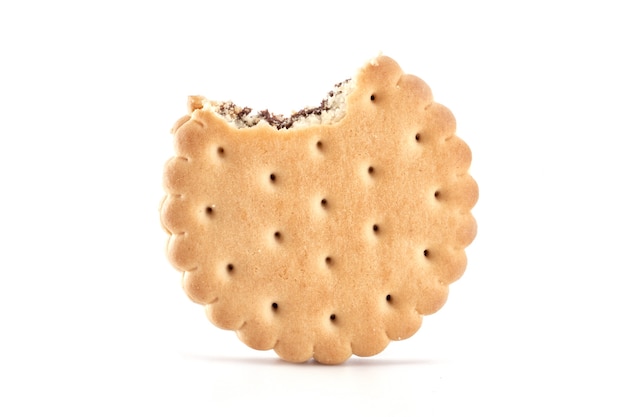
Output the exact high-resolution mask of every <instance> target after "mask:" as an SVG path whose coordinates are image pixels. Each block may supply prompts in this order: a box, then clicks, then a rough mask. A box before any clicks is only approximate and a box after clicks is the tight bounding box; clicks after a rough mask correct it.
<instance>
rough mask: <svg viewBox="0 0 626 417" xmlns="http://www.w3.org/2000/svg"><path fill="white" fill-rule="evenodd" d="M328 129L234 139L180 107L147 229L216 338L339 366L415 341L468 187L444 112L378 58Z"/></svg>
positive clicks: (439, 299)
mask: <svg viewBox="0 0 626 417" xmlns="http://www.w3.org/2000/svg"><path fill="white" fill-rule="evenodd" d="M351 82H352V83H353V87H354V88H353V89H351V91H350V92H349V94H347V95H346V96H345V103H343V105H344V106H345V114H344V115H343V116H342V117H341V118H340V119H339V120H334V121H333V122H332V123H321V124H313V125H307V124H306V123H303V124H300V125H298V126H295V127H290V128H288V129H287V128H284V129H278V128H277V127H274V126H270V125H269V124H268V123H266V122H264V121H260V122H258V123H256V124H254V126H252V127H247V126H244V127H240V128H238V127H237V126H235V124H234V123H233V122H232V121H230V122H229V121H227V120H226V119H225V118H224V117H223V116H221V115H219V114H218V113H216V111H215V107H216V103H214V102H209V101H208V100H206V99H204V98H202V97H198V96H194V97H190V99H189V104H188V113H189V114H188V115H186V116H185V117H183V118H181V119H180V120H179V121H178V122H177V123H176V124H175V126H174V128H173V134H174V147H175V156H174V157H173V158H172V159H170V160H169V161H168V162H167V164H166V166H165V170H164V188H165V191H166V197H165V198H164V200H163V202H162V205H161V223H162V225H163V227H164V229H165V230H166V231H167V233H168V234H169V238H168V242H167V250H166V251H167V256H168V259H169V261H170V262H171V264H172V265H173V266H174V267H175V268H176V269H178V270H180V271H182V275H183V277H182V284H183V288H184V290H185V292H186V293H187V295H188V296H189V297H190V298H191V300H193V301H194V302H196V303H198V304H201V305H203V306H205V309H206V314H207V316H208V318H209V319H210V320H211V321H212V322H213V323H214V324H215V325H216V326H218V327H220V328H223V329H229V330H234V331H236V333H237V335H238V336H239V338H240V339H241V340H242V341H243V342H244V343H246V344H247V345H249V346H250V347H252V348H255V349H260V350H267V349H274V350H275V351H276V353H277V354H278V355H279V356H280V357H281V358H283V359H285V360H287V361H291V362H303V361H307V360H309V359H311V358H314V359H315V360H317V361H318V362H321V363H327V364H337V363H341V362H343V361H345V360H346V359H348V358H349V357H350V356H351V355H352V354H355V355H358V356H371V355H375V354H377V353H379V352H381V351H382V350H383V349H384V348H385V347H386V346H387V344H388V343H389V341H391V340H400V339H405V338H408V337H410V336H411V335H413V334H414V333H415V332H416V331H417V330H418V329H419V327H420V325H421V323H422V317H423V316H424V315H428V314H432V313H434V312H436V311H437V310H439V309H440V308H441V307H442V306H443V304H444V303H445V301H446V298H447V294H448V286H449V284H450V283H452V282H454V281H455V280H456V279H458V278H459V277H460V276H461V275H462V274H463V272H464V270H465V267H466V262H467V261H466V256H465V248H466V247H467V245H469V244H470V243H471V242H472V240H473V239H474V237H475V235H476V222H475V220H474V218H473V216H472V214H471V212H470V210H471V209H472V207H473V206H474V205H475V203H476V201H477V199H478V187H477V185H476V182H475V181H474V180H473V179H472V177H471V176H470V175H469V173H468V170H469V166H470V161H471V153H470V149H469V148H468V146H467V145H466V144H465V143H464V142H463V141H462V140H461V139H459V138H458V137H457V136H456V135H455V130H456V123H455V119H454V117H453V115H452V113H451V112H450V111H449V110H448V109H447V108H446V107H444V106H442V105H440V104H438V103H435V102H434V101H433V97H432V94H431V91H430V88H429V87H428V86H427V85H426V84H425V83H424V82H423V81H422V80H421V79H419V78H417V77H415V76H412V75H408V74H405V73H404V72H403V71H402V69H401V68H400V67H399V66H398V64H397V63H396V62H395V61H393V60H392V59H391V58H388V57H385V56H379V57H378V58H376V59H373V60H371V61H369V62H368V63H367V64H366V65H365V66H364V67H363V68H362V69H361V70H360V71H359V72H358V73H357V74H356V77H355V78H354V79H353V80H352V81H351Z"/></svg>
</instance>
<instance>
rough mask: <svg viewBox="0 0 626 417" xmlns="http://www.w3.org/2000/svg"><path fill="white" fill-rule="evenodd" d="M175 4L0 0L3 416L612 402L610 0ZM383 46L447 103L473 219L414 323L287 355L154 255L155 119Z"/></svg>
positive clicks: (271, 103)
mask: <svg viewBox="0 0 626 417" xmlns="http://www.w3.org/2000/svg"><path fill="white" fill-rule="evenodd" d="M164 3H165V2H164ZM168 3H169V5H166V6H164V5H161V4H157V3H156V2H155V3H148V2H146V3H145V4H143V3H137V2H131V1H128V2H102V3H101V4H95V3H94V2H75V3H73V2H67V1H57V2H43V1H42V2H19V6H16V5H7V4H18V2H3V4H2V6H0V62H1V64H0V111H1V112H0V121H1V124H0V127H1V133H0V135H1V136H0V138H1V142H0V192H1V203H0V222H1V223H0V224H1V225H2V248H1V250H0V274H1V275H0V338H1V339H0V415H3V416H4V415H7V416H16V415H34V413H35V412H36V413H37V414H38V415H52V414H60V415H61V413H62V415H72V416H73V415H81V416H83V415H105V414H106V415H151V414H152V415H154V414H155V413H165V414H166V415H176V416H186V415H229V414H232V415H234V413H235V412H239V411H242V410H243V411H249V412H251V413H257V412H262V413H268V414H269V415H284V414H287V413H288V414H289V415H301V414H309V413H310V414H320V413H324V414H329V415H332V414H339V413H343V414H345V415H347V414H346V412H349V413H350V415H383V414H384V415H455V416H456V415H469V414H470V413H475V415H494V416H496V415H497V416H500V415H567V414H568V413H573V412H579V413H581V414H582V415H602V416H610V415H616V416H617V415H622V416H623V415H624V414H626V404H625V401H626V400H625V399H624V393H625V392H626V382H625V381H624V375H625V374H626V361H625V360H624V351H626V343H625V342H624V334H625V326H624V319H625V318H626V307H625V303H624V295H625V291H624V279H625V278H626V272H625V271H626V267H625V264H624V256H625V249H626V245H625V243H624V241H625V237H626V227H625V222H624V211H625V209H626V205H625V203H624V196H623V194H624V179H625V178H626V175H625V174H626V169H625V168H624V157H625V153H624V149H625V148H624V141H625V140H626V134H625V133H624V132H625V129H624V119H625V114H626V104H625V103H626V101H625V100H626V99H625V97H626V82H625V81H624V73H626V65H625V63H624V51H625V41H624V40H625V39H626V29H625V25H624V18H625V15H624V12H623V11H621V10H622V9H621V8H618V7H617V5H618V4H619V2H617V1H615V2H608V1H593V2H592V1H589V2H580V1H572V2H565V1H563V2H555V1H542V2H534V1H526V2H519V3H512V2H496V1H494V2H485V1H472V2H445V1H439V2H434V1H429V2H415V4H413V5H412V6H411V7H412V8H408V6H407V5H408V4H409V2H399V1H392V0H387V1H384V2H382V1H381V2H372V3H373V4H369V3H358V5H357V3H356V2H354V3H350V5H348V3H347V2H346V3H343V2H339V1H332V2H330V1H315V2H306V3H296V2H293V1H292V2H285V3H284V4H279V3H278V2H271V1H264V2H245V1H238V2H232V5H228V6H227V5H225V4H226V3H227V2H222V3H223V4H222V5H215V4H213V3H216V2H209V1H205V2H200V1H196V2H188V1H177V2H168ZM249 3H251V4H249ZM379 52H383V53H384V54H386V55H389V56H391V57H392V58H394V59H395V60H396V61H397V62H398V63H399V64H400V65H401V66H402V68H403V69H404V70H405V71H406V72H408V73H412V74H415V75H418V76H419V77H421V78H422V79H424V80H425V81H426V82H427V83H428V84H429V85H430V86H431V88H432V90H433V92H434V95H435V99H436V100H437V101H439V102H441V103H443V104H444V105H446V106H447V107H449V108H450V109H451V110H452V111H453V113H454V114H455V115H456V117H457V126H458V129H457V133H458V134H459V136H461V137H462V138H463V139H464V140H465V141H466V142H467V143H468V144H469V145H470V147H471V149H472V151H473V155H474V159H473V164H472V169H471V172H472V175H473V176H474V177H475V178H476V180H477V181H478V183H479V186H480V199H479V202H478V204H477V205H476V207H475V209H474V211H473V212H474V214H475V217H476V218H477V221H478V225H479V229H478V236H477V238H476V240H475V241H474V242H473V243H472V245H471V246H470V247H469V248H468V250H467V254H468V258H469V264H468V269H467V272H466V273H465V275H464V276H463V277H462V278H461V280H460V281H458V282H456V283H454V284H453V285H452V286H451V292H450V297H449V299H448V302H447V304H446V305H445V306H444V308H443V309H442V310H441V311H439V312H438V313H436V314H435V315H433V316H428V317H426V319H425V320H424V323H423V326H422V328H421V329H420V331H419V332H418V333H417V334H416V335H415V336H413V337H412V338H410V339H408V340H406V341H402V342H395V343H392V344H391V345H390V346H389V347H388V348H387V349H386V350H385V351H384V352H383V353H381V354H380V355H378V356H375V357H373V358H353V359H351V360H349V361H348V362H347V363H345V364H344V365H341V366H335V367H329V366H322V365H318V364H315V363H308V364H303V365H293V364H287V363H284V362H282V361H280V360H279V359H277V358H276V356H275V354H274V353H273V352H272V351H269V352H258V351H253V350H250V349H248V348H247V347H246V346H245V345H243V344H242V343H240V342H239V340H238V339H237V337H236V335H235V334H234V333H233V332H227V331H223V330H219V329H217V328H215V327H213V326H212V325H211V324H210V323H209V321H208V320H207V319H206V318H205V316H204V314H203V310H202V308H201V307H200V306H197V305H195V304H193V303H192V302H191V301H189V300H188V299H187V298H186V296H185V294H184V293H183V291H182V289H181V288H180V276H179V274H178V273H177V272H176V271H175V270H174V269H173V268H172V267H171V266H170V265H169V264H168V262H167V261H166V259H165V256H164V247H165V240H166V235H165V233H164V232H163V231H162V230H161V228H160V224H159V218H158V204H159V201H160V199H161V197H162V196H163V190H162V188H161V175H162V169H163V164H164V162H165V161H166V159H167V158H169V156H170V155H172V153H173V149H172V139H171V136H170V134H169V129H170V127H171V126H172V124H173V123H174V122H175V121H176V120H177V119H178V118H179V117H180V116H182V115H184V114H185V112H186V97H187V96H188V95H191V94H201V95H205V96H207V97H210V98H212V99H218V100H228V99H232V100H234V101H235V102H237V103H238V104H242V105H248V106H251V107H254V108H256V109H259V110H260V109H263V108H269V109H270V110H272V111H274V112H282V113H289V112H290V111H291V110H297V109H299V108H301V107H303V106H305V105H317V104H318V103H319V102H320V100H321V99H322V98H323V97H324V96H325V94H326V92H327V91H328V90H329V89H330V88H331V87H332V85H333V84H334V83H336V82H338V81H342V80H344V79H345V78H348V77H351V76H352V75H353V74H354V72H355V71H356V70H357V69H358V68H359V67H361V66H362V65H363V64H364V62H365V61H367V60H368V59H370V58H372V57H374V56H376V55H378V53H379Z"/></svg>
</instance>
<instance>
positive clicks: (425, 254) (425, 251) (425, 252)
mask: <svg viewBox="0 0 626 417" xmlns="http://www.w3.org/2000/svg"><path fill="white" fill-rule="evenodd" d="M429 254H430V253H429V252H428V249H424V257H425V258H428V255H429Z"/></svg>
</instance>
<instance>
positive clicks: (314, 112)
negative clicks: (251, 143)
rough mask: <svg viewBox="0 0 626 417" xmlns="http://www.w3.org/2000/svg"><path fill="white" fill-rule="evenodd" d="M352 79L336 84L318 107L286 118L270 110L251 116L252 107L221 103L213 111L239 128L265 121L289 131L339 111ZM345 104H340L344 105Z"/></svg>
mask: <svg viewBox="0 0 626 417" xmlns="http://www.w3.org/2000/svg"><path fill="white" fill-rule="evenodd" d="M349 85H350V79H347V80H345V81H343V82H340V83H337V84H335V88H334V89H333V90H331V91H330V92H328V94H327V97H326V98H325V99H324V100H322V102H321V103H320V105H319V106H317V107H307V108H304V109H302V110H299V111H297V112H294V113H292V114H291V116H289V117H285V116H283V115H282V114H278V115H277V114H274V113H271V112H270V111H269V110H267V109H266V110H261V111H259V112H257V113H256V114H254V115H251V114H250V113H252V109H251V108H250V107H239V106H236V105H235V104H234V103H232V102H230V101H228V102H219V103H212V104H213V110H214V111H215V112H216V113H218V114H219V115H221V116H222V117H224V118H226V119H227V120H229V121H231V122H234V123H235V124H236V125H237V126H238V127H252V126H254V125H256V124H257V123H259V122H261V121H265V122H266V123H267V124H269V125H270V126H272V127H274V128H276V129H278V130H280V129H289V128H290V127H293V125H294V123H297V122H300V121H304V120H305V119H307V118H308V117H310V116H322V114H323V113H324V112H328V111H333V110H335V111H336V110H338V108H339V107H338V105H337V103H340V101H339V100H337V98H338V97H340V96H341V95H343V94H346V95H347V94H348V93H349V90H350V88H347V87H348V86H349ZM342 104H343V103H340V105H342Z"/></svg>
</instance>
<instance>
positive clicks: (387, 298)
mask: <svg viewBox="0 0 626 417" xmlns="http://www.w3.org/2000/svg"><path fill="white" fill-rule="evenodd" d="M385 300H387V302H389V303H390V302H391V294H387V297H385Z"/></svg>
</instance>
